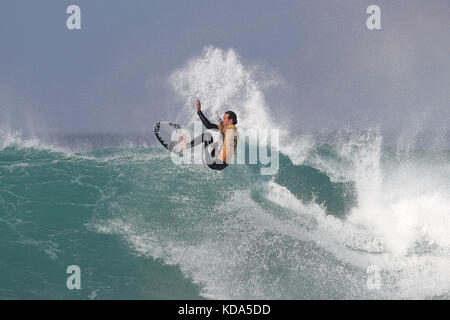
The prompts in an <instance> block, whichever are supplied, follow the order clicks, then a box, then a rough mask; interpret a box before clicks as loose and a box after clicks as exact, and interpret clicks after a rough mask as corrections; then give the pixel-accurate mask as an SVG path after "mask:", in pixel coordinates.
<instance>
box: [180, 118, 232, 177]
mask: <svg viewBox="0 0 450 320" xmlns="http://www.w3.org/2000/svg"><path fill="white" fill-rule="evenodd" d="M197 114H198V116H199V117H200V119H201V120H202V122H203V125H204V126H205V127H206V129H211V130H219V127H218V126H217V124H213V123H211V122H209V120H208V119H206V117H205V115H204V114H203V113H202V112H201V111H199V112H197ZM221 134H222V139H224V138H225V135H224V134H223V132H221ZM213 142H214V139H213V137H212V135H211V134H210V133H209V132H204V133H202V134H201V135H199V136H198V137H196V138H194V140H192V141H191V142H190V144H188V148H189V147H191V148H192V147H195V146H197V145H199V144H201V143H204V148H206V146H208V145H210V144H211V143H213ZM215 153H216V148H214V149H213V150H212V151H211V157H212V158H214V156H215ZM212 158H210V159H207V161H206V162H207V165H208V167H210V168H211V169H213V170H222V169H225V168H226V167H227V166H228V164H226V163H224V162H222V161H220V160H219V159H215V160H214V161H212Z"/></svg>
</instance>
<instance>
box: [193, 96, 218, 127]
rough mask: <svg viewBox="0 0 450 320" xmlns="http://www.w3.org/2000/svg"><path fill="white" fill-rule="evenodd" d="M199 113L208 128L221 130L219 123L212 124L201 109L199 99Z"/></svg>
mask: <svg viewBox="0 0 450 320" xmlns="http://www.w3.org/2000/svg"><path fill="white" fill-rule="evenodd" d="M197 114H198V116H199V117H200V119H201V120H202V122H203V125H204V126H205V127H206V129H213V130H219V126H218V125H217V124H212V123H211V122H210V121H209V120H208V119H206V117H205V115H204V114H203V112H202V111H201V104H200V100H197Z"/></svg>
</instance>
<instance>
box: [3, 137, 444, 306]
mask: <svg viewBox="0 0 450 320" xmlns="http://www.w3.org/2000/svg"><path fill="white" fill-rule="evenodd" d="M343 140H345V142H341V143H340V144H334V145H333V144H324V143H323V142H322V141H321V140H320V139H319V140H318V141H317V144H315V145H313V146H312V147H311V148H309V151H308V152H307V153H306V156H305V161H304V162H303V163H302V164H294V163H293V162H292V161H291V160H290V158H289V157H288V156H286V155H284V154H281V156H280V169H279V171H278V173H277V174H276V175H275V176H273V177H270V178H268V177H266V176H261V175H259V169H258V165H253V166H252V165H231V166H230V167H229V168H227V169H226V170H224V171H222V172H215V171H212V170H209V169H208V168H207V167H206V166H204V165H200V164H191V165H176V164H174V163H173V162H172V161H171V158H170V155H169V154H168V153H167V152H166V151H165V150H163V149H161V148H159V147H146V148H142V147H132V148H130V147H116V148H108V149H102V150H96V151H91V152H84V153H82V152H72V153H68V152H62V151H60V150H52V149H49V147H48V146H43V147H41V148H40V147H38V146H36V145H34V146H32V147H30V146H29V145H30V142H26V141H25V142H24V141H22V142H21V143H22V145H18V144H17V143H15V144H13V145H10V146H6V147H4V148H3V149H2V150H1V151H0V172H1V177H2V179H1V182H0V228H1V233H0V234H1V243H2V245H1V247H0V254H1V256H2V261H1V266H2V268H1V269H2V271H3V272H2V275H1V277H2V279H1V280H2V283H3V284H6V285H2V287H1V289H0V296H1V297H2V298H37V297H46V298H73V297H77V298H120V299H123V298H125V299H126V298H168V299H173V298H209V299H235V298H238V299H254V298H256V299H260V298H261V299H294V298H295V299H298V298H300V299H303V298H305V299H377V298H383V299H397V298H449V297H450V296H449V290H450V276H449V274H448V272H447V271H448V268H449V267H450V254H449V252H450V251H449V249H450V238H449V237H448V233H449V231H450V211H449V208H450V203H449V202H450V201H449V198H448V194H449V191H450V184H449V181H450V179H449V178H450V167H449V166H448V163H450V162H449V160H450V153H449V152H434V153H431V152H427V153H425V152H421V151H420V150H416V151H408V152H400V151H398V150H394V149H393V148H392V147H383V145H382V143H381V139H380V137H379V136H377V135H376V134H374V133H373V132H368V133H365V134H361V135H356V134H352V135H350V136H348V135H347V136H346V139H343ZM72 264H75V265H79V266H80V268H81V270H82V290H79V291H76V292H75V291H69V290H68V289H67V288H66V287H65V281H66V277H68V275H67V274H65V270H66V268H67V267H68V266H69V265H72ZM374 267H375V268H378V270H379V276H380V285H379V288H377V289H373V288H371V287H370V286H369V285H368V281H370V276H371V274H370V270H371V268H374ZM168 284H169V285H168Z"/></svg>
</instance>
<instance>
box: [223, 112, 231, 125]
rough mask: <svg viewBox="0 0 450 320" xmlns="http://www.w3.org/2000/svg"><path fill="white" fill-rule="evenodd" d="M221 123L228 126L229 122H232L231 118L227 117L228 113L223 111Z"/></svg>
mask: <svg viewBox="0 0 450 320" xmlns="http://www.w3.org/2000/svg"><path fill="white" fill-rule="evenodd" d="M222 122H223V125H224V126H229V125H230V124H233V121H232V120H231V119H228V114H226V113H224V115H223V120H222Z"/></svg>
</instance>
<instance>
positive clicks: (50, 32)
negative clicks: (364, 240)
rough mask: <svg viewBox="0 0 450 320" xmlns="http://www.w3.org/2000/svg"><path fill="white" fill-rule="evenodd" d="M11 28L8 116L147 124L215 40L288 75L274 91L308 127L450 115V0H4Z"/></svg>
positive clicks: (111, 126) (136, 127)
mask: <svg viewBox="0 0 450 320" xmlns="http://www.w3.org/2000/svg"><path fill="white" fill-rule="evenodd" d="M71 4H76V5H79V6H80V7H81V15H82V16H81V21H82V22H81V23H82V29H81V30H68V29H67V28H66V19H67V17H68V15H67V14H66V8H67V7H68V6H69V5H71ZM371 4H377V5H378V6H380V8H381V26H382V29H381V30H373V31H370V30H368V29H367V28H366V19H367V17H368V16H369V15H368V14H367V13H366V9H367V7H368V6H369V5H371ZM0 39H1V49H0V111H1V113H2V114H1V115H0V126H2V127H11V128H23V129H24V130H32V131H45V132H86V131H89V132H93V131H94V132H96V131H100V132H115V131H119V132H131V131H141V132H142V131H148V130H149V129H151V127H152V125H153V123H154V122H156V121H159V120H161V119H162V118H164V119H167V112H168V111H167V110H168V109H169V108H170V107H171V104H172V103H174V102H173V101H174V99H173V95H174V92H173V90H172V89H171V87H170V86H169V85H168V78H169V77H170V75H171V74H172V73H173V72H174V71H175V70H176V69H177V68H180V67H182V66H184V65H185V64H186V63H187V61H189V59H191V58H193V57H196V56H199V55H201V53H202V51H203V48H204V47H205V46H208V45H213V46H215V47H218V48H223V49H224V50H226V49H229V48H233V49H234V50H235V51H236V52H237V54H239V56H240V57H241V59H242V61H243V63H244V65H245V66H247V65H248V66H251V65H262V66H264V68H265V69H267V70H269V71H271V72H272V71H273V72H274V73H277V74H278V75H279V76H280V77H281V78H283V79H284V81H283V83H284V84H283V85H282V86H281V87H280V88H274V89H272V90H270V91H269V92H266V93H265V94H266V99H267V103H268V105H269V107H270V109H271V111H272V112H275V113H283V114H286V118H289V119H290V121H291V122H292V123H295V125H297V126H298V127H299V128H304V129H305V130H320V129H321V128H339V127H342V126H345V125H359V126H362V127H370V126H375V125H381V126H383V127H388V128H395V127H402V126H405V127H408V126H416V127H431V128H442V129H446V128H449V127H450V126H449V124H450V111H449V109H450V105H449V102H450V1H448V0H433V1H422V0H401V1H384V0H383V1H381V0H376V1H373V0H371V1H360V0H353V1H334V0H333V1H332V0H328V1H323V0H318V1H309V0H308V1H307V0H304V1H300V0H298V1H273V0H272V1H261V0H258V1H256V0H254V1H242V0H241V1H211V0H208V1H206V0H205V1H197V0H193V1H186V0H184V1H169V0H164V1H156V0H151V1H149V0H127V1H125V0H115V1H106V0H94V1H93V0H86V1H75V0H73V1H65V0H53V1H50V0H40V1H20V0H3V1H2V2H1V10H0ZM292 123H291V124H292Z"/></svg>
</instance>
